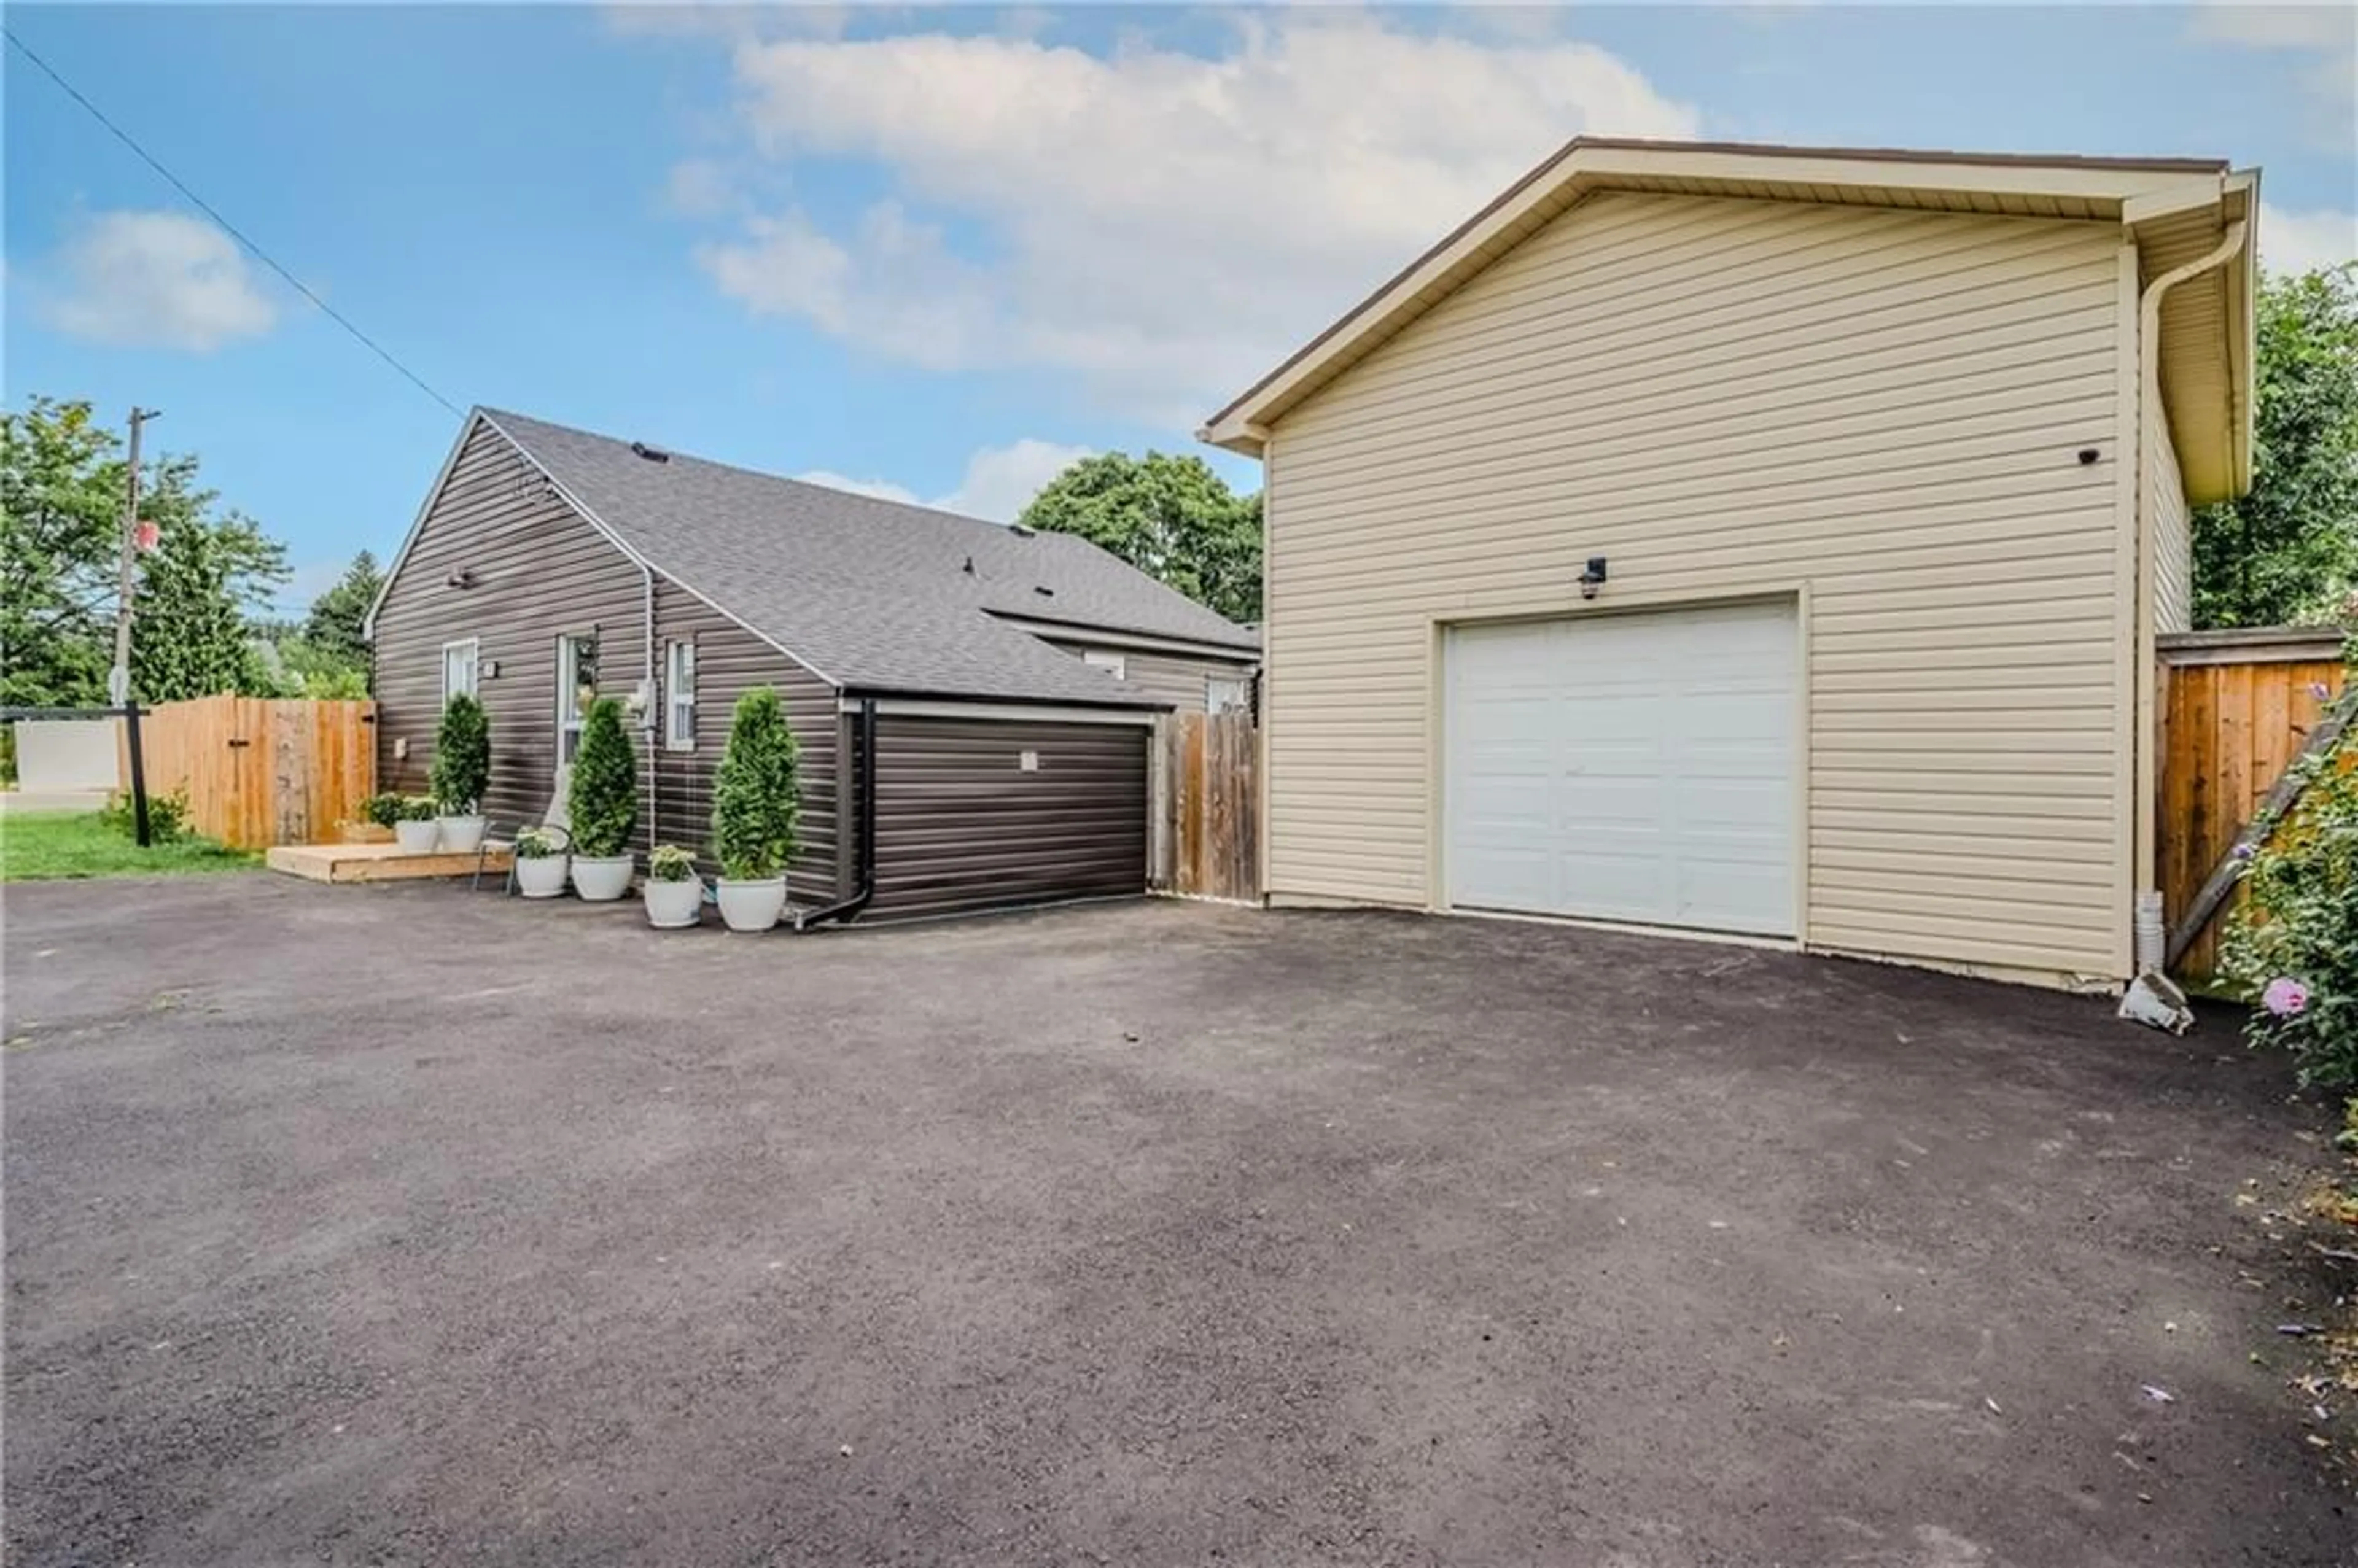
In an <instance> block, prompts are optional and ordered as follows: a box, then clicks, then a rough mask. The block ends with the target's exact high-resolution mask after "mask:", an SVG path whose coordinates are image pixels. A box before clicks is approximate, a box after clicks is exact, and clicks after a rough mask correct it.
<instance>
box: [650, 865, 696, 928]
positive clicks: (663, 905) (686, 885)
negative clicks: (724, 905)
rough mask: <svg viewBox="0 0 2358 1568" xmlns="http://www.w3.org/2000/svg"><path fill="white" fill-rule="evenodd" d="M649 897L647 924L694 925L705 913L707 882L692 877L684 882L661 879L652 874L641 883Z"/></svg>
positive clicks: (662, 925) (672, 926) (669, 926)
mask: <svg viewBox="0 0 2358 1568" xmlns="http://www.w3.org/2000/svg"><path fill="white" fill-rule="evenodd" d="M639 891H640V892H643V893H644V894H645V895H646V899H647V924H648V925H654V926H660V927H662V928H663V929H665V930H666V931H670V930H676V929H677V928H678V927H680V926H684V925H696V924H697V923H698V921H699V920H701V919H703V917H704V883H703V882H701V881H698V879H696V878H695V877H690V878H688V879H687V881H684V882H659V881H655V880H654V878H653V877H649V878H648V879H647V880H646V881H644V882H642V883H641V884H639Z"/></svg>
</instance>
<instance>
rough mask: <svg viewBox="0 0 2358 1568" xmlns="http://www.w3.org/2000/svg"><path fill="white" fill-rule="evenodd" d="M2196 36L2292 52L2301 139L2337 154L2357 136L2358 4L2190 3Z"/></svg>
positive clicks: (2294, 98)
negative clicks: (2192, 7) (2353, 5)
mask: <svg viewBox="0 0 2358 1568" xmlns="http://www.w3.org/2000/svg"><path fill="white" fill-rule="evenodd" d="M2187 31H2188V33H2189V35H2190V37H2192V38H2194V39H2195V40H2196V41H2197V42H2200V43H2207V44H2225V45H2228V46H2230V47H2239V48H2243V49H2262V50H2267V51H2271V52H2274V53H2277V54H2280V55H2286V56H2289V57H2290V60H2289V62H2288V64H2289V70H2290V72H2291V81H2292V83H2293V85H2294V87H2295V88H2296V89H2297V91H2296V92H2294V93H2293V94H2291V95H2290V99H2289V101H2290V102H2295V103H2298V104H2299V122H2298V124H2299V133H2300V137H2301V139H2302V140H2303V141H2304V142H2305V143H2307V144H2308V145H2309V146H2315V147H2318V148H2320V149H2322V150H2324V151H2326V152H2329V153H2331V154H2333V155H2334V156H2335V157H2340V158H2347V157H2349V156H2350V147H2351V144H2352V141H2353V138H2358V8H2353V7H2351V6H2349V5H2240V4H2236V5H2197V6H2196V7H2194V9H2193V11H2192V13H2191V15H2190V20H2189V22H2188V26H2187Z"/></svg>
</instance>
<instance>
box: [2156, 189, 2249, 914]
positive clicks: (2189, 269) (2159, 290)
mask: <svg viewBox="0 0 2358 1568" xmlns="http://www.w3.org/2000/svg"><path fill="white" fill-rule="evenodd" d="M2248 232H2250V230H2249V224H2248V223H2247V222H2245V221H2244V220H2242V219H2238V220H2236V221H2235V222H2232V223H2230V224H2228V225H2227V232H2226V234H2225V236H2224V237H2223V239H2221V240H2220V242H2219V243H2218V246H2217V247H2216V248H2215V249H2213V250H2212V252H2211V253H2210V254H2207V255H2205V256H2203V257H2201V259H2199V260H2196V261H2190V262H2188V263H2187V264H2186V265H2183V266H2176V267H2172V268H2170V270H2169V271H2168V272H2166V273H2163V274H2162V275H2161V276H2159V277H2157V278H2155V279H2154V280H2153V281H2152V282H2151V283H2148V284H2147V285H2146V287H2145V293H2144V295H2143V296H2142V297H2140V298H2139V300H2138V301H2137V342H2136V351H2137V406H2136V421H2137V423H2136V444H2135V445H2134V447H2133V448H2132V450H2134V451H2135V452H2136V718H2135V724H2136V728H2135V730H2133V731H2132V732H2131V734H2130V737H2129V740H2130V752H2131V754H2132V755H2133V756H2135V757H2136V845H2135V866H2136V881H2137V884H2138V885H2139V886H2140V887H2141V888H2142V889H2143V890H2144V891H2145V892H2154V891H2155V890H2154V888H2153V886H2152V884H2153V881H2154V878H2155V849H2154V840H2155V822H2154V816H2155V806H2154V798H2153V795H2154V788H2155V784H2156V773H2157V768H2158V759H2156V757H2155V756H2154V751H2155V746H2154V705H2155V700H2156V697H2155V690H2154V687H2155V674H2156V672H2155V668H2154V666H2155V665H2156V663H2157V662H2158V655H2157V654H2156V653H2155V652H2154V635H2155V632H2154V603H2153V575H2154V574H2153V548H2154V545H2153V521H2154V519H2153V512H2154V496H2153V471H2152V466H2151V464H2150V463H2148V462H2147V452H2146V423H2147V419H2149V418H2152V419H2166V418H2168V417H2169V416H2168V415H2167V414H2166V413H2164V412H2163V410H2162V406H2161V356H2160V354H2159V352H2158V340H2159V338H2160V336H2161V302H2162V298H2163V297H2164V296H2166V295H2168V294H2169V291H2170V290H2171V289H2173V288H2175V287H2178V286H2179V285H2180V284H2181V283H2184V282H2185V281H2186V280H2187V279H2188V278H2190V277H2198V276H2201V275H2202V274H2203V273H2206V272H2209V271H2211V270H2212V269H2213V268H2214V267H2218V266H2221V265H2224V264H2225V263H2227V262H2228V261H2230V260H2232V259H2234V256H2235V254H2237V253H2238V252H2240V251H2241V250H2242V249H2243V248H2244V237H2245V235H2246V234H2247V233H2248ZM2155 896H2157V897H2158V896H2159V895H2158V893H2156V894H2155Z"/></svg>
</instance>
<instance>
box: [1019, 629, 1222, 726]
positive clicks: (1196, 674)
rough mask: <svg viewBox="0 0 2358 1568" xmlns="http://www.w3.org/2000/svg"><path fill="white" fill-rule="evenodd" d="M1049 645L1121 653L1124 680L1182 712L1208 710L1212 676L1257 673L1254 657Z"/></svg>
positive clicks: (1078, 653)
mask: <svg viewBox="0 0 2358 1568" xmlns="http://www.w3.org/2000/svg"><path fill="white" fill-rule="evenodd" d="M1048 645H1049V646H1050V647H1052V648H1056V649H1058V650H1060V651H1062V652H1064V653H1067V654H1072V655H1073V657H1075V658H1076V659H1077V658H1079V657H1080V656H1081V655H1082V654H1091V653H1097V654H1120V655H1121V661H1122V677H1121V678H1122V679H1123V680H1125V681H1127V682H1129V683H1130V685H1131V686H1132V687H1136V688H1137V689H1138V690H1140V691H1142V692H1144V693H1146V694H1147V695H1148V696H1149V697H1157V698H1159V699H1161V700H1162V701H1164V702H1167V703H1169V704H1171V705H1172V707H1173V708H1174V710H1175V711H1177V712H1180V713H1201V712H1203V711H1204V699H1205V693H1206V687H1205V684H1204V683H1205V682H1206V680H1207V679H1209V678H1210V677H1211V676H1220V677H1222V678H1223V679H1227V680H1249V679H1250V678H1251V676H1252V673H1253V665H1252V663H1251V661H1250V660H1244V659H1215V658H1211V657H1208V656H1203V655H1197V654H1160V653H1152V652H1149V651H1147V650H1145V649H1142V648H1118V647H1115V646H1113V645H1112V644H1110V643H1088V642H1064V641H1057V642H1052V643H1049V644H1048Z"/></svg>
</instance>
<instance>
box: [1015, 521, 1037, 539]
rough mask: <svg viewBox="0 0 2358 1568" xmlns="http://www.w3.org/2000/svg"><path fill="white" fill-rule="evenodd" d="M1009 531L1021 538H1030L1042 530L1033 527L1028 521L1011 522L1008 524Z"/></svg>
mask: <svg viewBox="0 0 2358 1568" xmlns="http://www.w3.org/2000/svg"><path fill="white" fill-rule="evenodd" d="M1007 531H1008V532H1009V533H1011V534H1012V535H1015V536H1016V537H1017V538H1019V539H1029V538H1030V537H1032V536H1033V535H1034V534H1037V533H1038V532H1039V531H1040V530H1039V529H1037V528H1034V527H1033V526H1032V525H1031V524H1028V523H1010V524H1008V525H1007Z"/></svg>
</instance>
